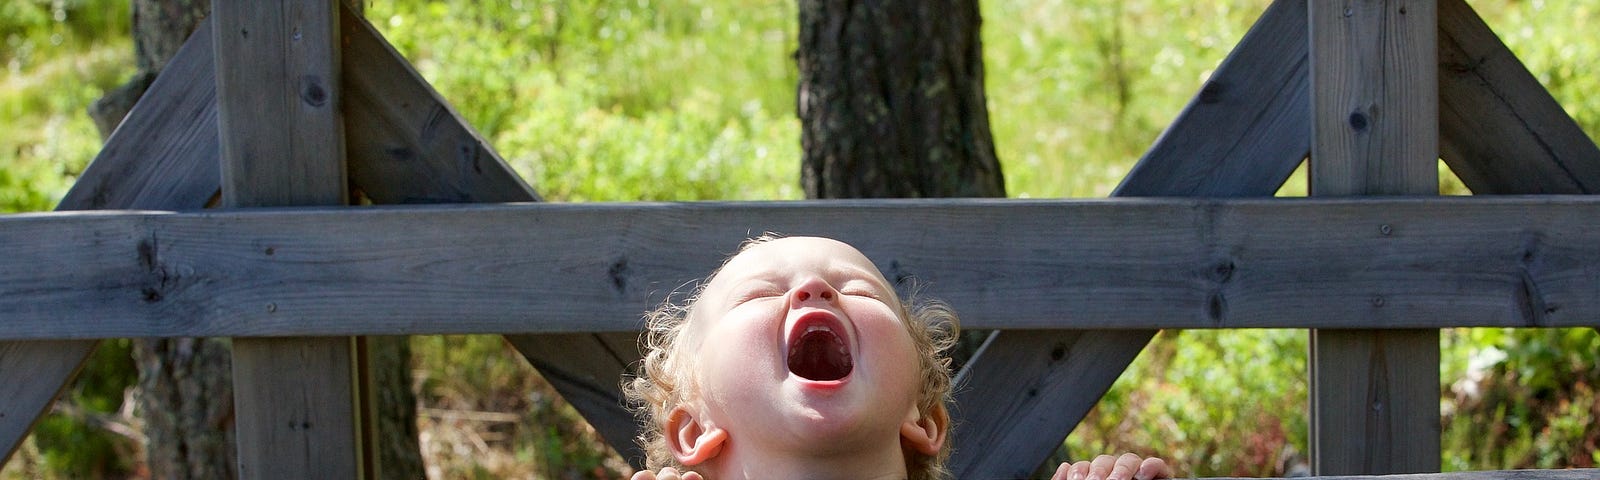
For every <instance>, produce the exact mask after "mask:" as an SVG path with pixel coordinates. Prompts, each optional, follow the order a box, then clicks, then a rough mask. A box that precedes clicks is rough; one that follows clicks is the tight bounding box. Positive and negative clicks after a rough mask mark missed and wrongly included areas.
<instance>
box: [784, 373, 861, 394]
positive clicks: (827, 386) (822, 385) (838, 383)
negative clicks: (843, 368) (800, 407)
mask: <svg viewBox="0 0 1600 480" xmlns="http://www.w3.org/2000/svg"><path fill="white" fill-rule="evenodd" d="M789 379H790V380H794V381H795V382H796V383H799V384H800V386H801V387H804V388H807V389H813V390H821V391H825V392H826V391H833V390H838V389H840V388H843V387H844V384H846V383H849V382H850V377H849V376H848V375H846V376H845V377H844V378H841V379H838V380H812V379H809V378H804V377H801V376H799V375H795V374H789Z"/></svg>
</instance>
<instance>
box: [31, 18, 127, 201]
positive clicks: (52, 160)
mask: <svg viewBox="0 0 1600 480" xmlns="http://www.w3.org/2000/svg"><path fill="white" fill-rule="evenodd" d="M128 8H129V7H128V2H127V0H112V1H93V2H91V1H59V0H58V1H39V0H22V1H10V2H5V3H3V4H0V37H3V40H4V42H5V48H4V49H3V50H0V62H4V64H5V72H4V74H3V75H4V76H3V78H0V116H3V117H4V118H5V125H6V128H3V129H0V213H5V212H21V211H37V210H48V209H50V208H51V207H53V206H54V205H55V204H56V202H58V201H59V200H60V198H61V196H62V195H64V194H65V193H66V191H67V188H68V187H70V186H71V185H72V177H73V176H75V175H76V174H77V172H80V171H82V170H83V167H84V166H85V165H87V164H88V163H89V160H90V159H91V158H93V157H94V154H95V152H97V151H99V149H100V136H99V133H98V132H96V131H95V128H94V122H92V121H90V119H89V117H88V115H87V114H85V113H84V112H85V110H86V109H87V108H88V106H89V104H90V103H91V102H93V101H94V99H96V98H98V97H99V96H100V95H101V94H102V93H103V92H104V91H105V90H106V89H109V88H111V87H114V86H116V85H117V84H118V83H119V82H121V81H122V80H123V79H124V78H126V77H127V76H128V75H129V74H130V73H132V71H133V50H132V46H131V45H132V44H131V42H130V40H129V39H128V34H127V31H128V28H129V27H128V25H129V23H128V21H129V20H128V16H127V14H126V12H127V11H128Z"/></svg>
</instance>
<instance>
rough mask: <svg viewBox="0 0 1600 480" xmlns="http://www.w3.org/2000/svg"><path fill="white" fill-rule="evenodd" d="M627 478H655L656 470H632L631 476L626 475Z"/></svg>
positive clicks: (651, 479) (634, 479)
mask: <svg viewBox="0 0 1600 480" xmlns="http://www.w3.org/2000/svg"><path fill="white" fill-rule="evenodd" d="M628 480H656V472H652V471H649V470H640V471H637V472H633V476H632V477H628Z"/></svg>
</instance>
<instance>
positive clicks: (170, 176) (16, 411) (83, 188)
mask: <svg viewBox="0 0 1600 480" xmlns="http://www.w3.org/2000/svg"><path fill="white" fill-rule="evenodd" d="M165 72H166V73H165V74H163V75H161V76H159V77H157V78H156V79H155V82H153V83H152V84H151V85H150V89H149V90H148V91H147V92H146V94H145V96H144V97H143V98H144V99H143V100H141V101H140V102H139V104H138V105H137V106H135V107H134V109H133V110H132V111H131V112H129V113H128V117H127V119H126V121H124V122H123V123H122V125H121V126H120V127H119V128H118V129H117V131H116V132H115V133H113V134H112V135H111V137H110V138H109V139H107V140H106V144H105V147H104V148H102V149H101V150H100V153H99V154H98V155H96V156H95V159H94V161H93V162H90V163H89V166H88V168H86V169H84V172H83V174H82V175H80V176H79V177H78V181H77V183H75V184H73V186H72V189H71V190H68V191H67V194H66V196H65V197H64V198H62V200H61V203H60V204H59V205H57V206H56V209H57V210H89V209H98V208H160V209H170V210H186V209H198V208H200V207H201V206H204V205H205V203H206V201H207V199H209V198H211V197H212V196H213V195H214V194H215V193H216V191H217V186H216V182H217V180H216V178H217V162H216V158H217V148H218V146H217V135H216V103H215V101H214V97H213V96H211V94H210V92H212V89H213V88H214V86H215V80H214V77H213V72H214V70H213V68H212V63H211V28H210V23H209V22H207V23H202V24H201V25H200V28H199V29H197V30H196V31H195V32H194V34H193V35H191V36H190V38H189V41H188V43H185V44H184V46H183V48H182V49H180V50H179V51H178V53H177V55H176V56H174V57H173V59H172V61H171V62H170V63H168V64H167V67H166V69H165ZM96 343H97V342H94V341H64V342H55V341H51V342H3V343H0V450H4V452H5V455H3V456H0V460H4V459H9V458H10V456H11V453H13V452H14V451H15V450H16V447H17V446H18V445H19V444H20V443H21V442H22V439H23V438H24V437H25V436H26V435H27V433H28V431H29V430H31V429H32V425H33V422H34V421H35V419H37V418H38V417H39V415H40V414H42V413H44V412H45V411H46V410H47V409H48V408H49V407H50V404H51V402H53V401H54V400H55V397H56V395H57V394H59V392H60V391H61V390H62V389H64V388H66V385H67V382H68V381H70V380H71V379H72V375H73V374H74V372H77V371H78V368H79V366H80V365H81V364H82V363H83V360H84V359H86V358H88V356H89V354H90V353H91V352H93V351H94V346H95V344H96Z"/></svg>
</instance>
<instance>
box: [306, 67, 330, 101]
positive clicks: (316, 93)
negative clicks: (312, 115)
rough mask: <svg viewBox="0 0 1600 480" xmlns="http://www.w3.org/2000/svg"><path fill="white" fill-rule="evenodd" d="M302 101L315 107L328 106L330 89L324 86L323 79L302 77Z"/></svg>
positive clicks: (308, 76) (311, 76) (309, 76)
mask: <svg viewBox="0 0 1600 480" xmlns="http://www.w3.org/2000/svg"><path fill="white" fill-rule="evenodd" d="M300 100H302V101H304V102H306V104H307V105H311V106H313V107H321V106H323V105H327V104H328V89H327V88H324V87H323V86H322V78H321V77H318V76H316V75H304V76H301V77H300Z"/></svg>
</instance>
